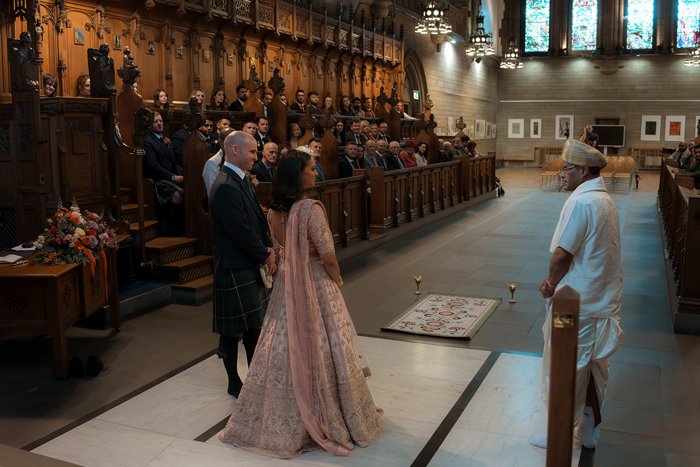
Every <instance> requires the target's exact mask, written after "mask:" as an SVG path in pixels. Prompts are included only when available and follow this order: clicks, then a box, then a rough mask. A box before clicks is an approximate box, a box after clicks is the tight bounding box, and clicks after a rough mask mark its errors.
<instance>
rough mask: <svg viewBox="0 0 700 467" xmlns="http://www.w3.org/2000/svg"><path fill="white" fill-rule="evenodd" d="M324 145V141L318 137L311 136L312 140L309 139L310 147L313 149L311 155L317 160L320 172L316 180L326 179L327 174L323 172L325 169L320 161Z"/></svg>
mask: <svg viewBox="0 0 700 467" xmlns="http://www.w3.org/2000/svg"><path fill="white" fill-rule="evenodd" d="M322 147H323V143H322V142H321V140H320V139H318V138H311V140H310V141H309V149H311V155H312V156H313V158H314V160H315V161H316V173H317V174H318V175H316V182H325V181H326V176H325V175H324V174H323V169H322V168H321V164H320V162H319V161H320V160H321V148H322Z"/></svg>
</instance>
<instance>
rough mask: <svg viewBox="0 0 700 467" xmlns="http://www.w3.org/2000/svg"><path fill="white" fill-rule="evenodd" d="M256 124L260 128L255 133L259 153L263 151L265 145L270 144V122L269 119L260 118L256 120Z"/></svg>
mask: <svg viewBox="0 0 700 467" xmlns="http://www.w3.org/2000/svg"><path fill="white" fill-rule="evenodd" d="M255 124H256V125H257V126H258V131H256V132H255V134H254V135H253V138H255V141H257V143H258V151H262V150H263V147H264V146H265V144H266V143H269V142H270V137H269V136H267V130H268V128H269V127H270V121H269V120H268V119H267V117H263V116H260V117H258V118H256V119H255Z"/></svg>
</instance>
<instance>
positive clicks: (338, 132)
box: [331, 120, 345, 146]
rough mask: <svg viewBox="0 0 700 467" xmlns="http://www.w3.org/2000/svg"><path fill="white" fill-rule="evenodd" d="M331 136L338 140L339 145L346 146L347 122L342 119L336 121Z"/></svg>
mask: <svg viewBox="0 0 700 467" xmlns="http://www.w3.org/2000/svg"><path fill="white" fill-rule="evenodd" d="M331 136H333V137H334V138H335V139H336V141H338V146H345V124H344V123H343V121H342V120H338V121H337V122H335V125H334V126H333V128H331Z"/></svg>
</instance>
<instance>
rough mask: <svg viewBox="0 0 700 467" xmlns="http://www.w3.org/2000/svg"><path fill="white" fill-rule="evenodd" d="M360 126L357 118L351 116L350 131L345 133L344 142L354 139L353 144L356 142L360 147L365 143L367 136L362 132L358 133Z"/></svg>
mask: <svg viewBox="0 0 700 467" xmlns="http://www.w3.org/2000/svg"><path fill="white" fill-rule="evenodd" d="M360 126H361V123H360V119H359V118H353V119H352V120H350V131H348V132H347V133H345V142H346V144H347V142H348V141H354V142H355V144H357V145H358V146H360V147H362V146H364V145H365V142H366V141H367V138H366V137H365V136H364V135H363V134H362V133H360Z"/></svg>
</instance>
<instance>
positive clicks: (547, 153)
mask: <svg viewBox="0 0 700 467" xmlns="http://www.w3.org/2000/svg"><path fill="white" fill-rule="evenodd" d="M562 149H564V146H533V147H532V159H531V160H533V161H537V167H542V165H543V164H544V163H545V162H549V161H553V160H554V159H558V158H560V157H561V151H562Z"/></svg>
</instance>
